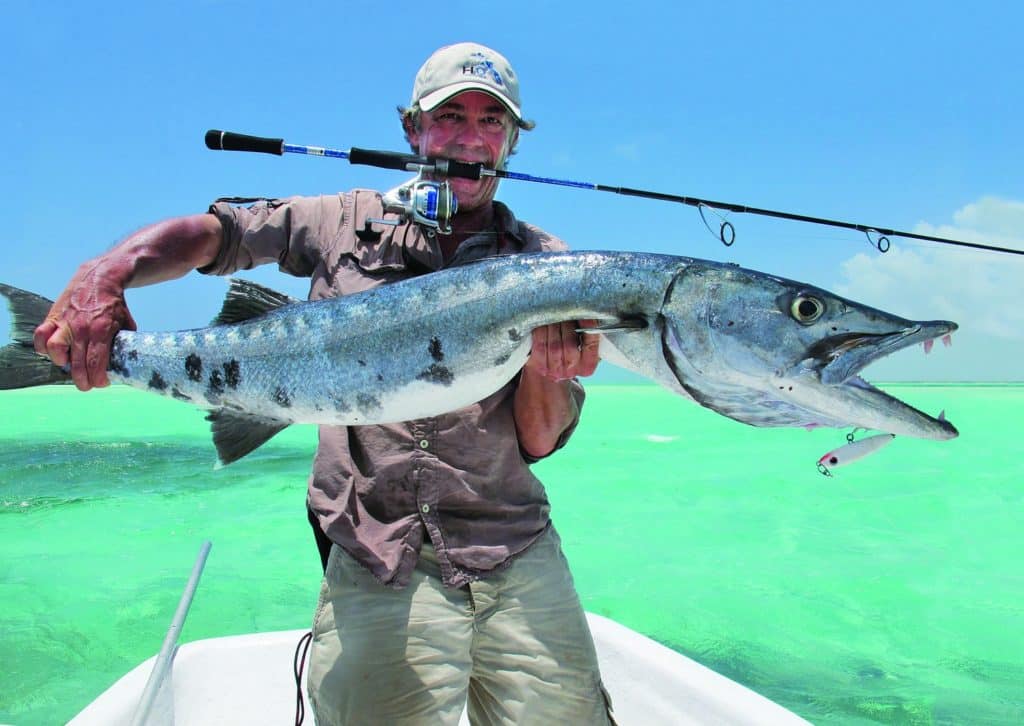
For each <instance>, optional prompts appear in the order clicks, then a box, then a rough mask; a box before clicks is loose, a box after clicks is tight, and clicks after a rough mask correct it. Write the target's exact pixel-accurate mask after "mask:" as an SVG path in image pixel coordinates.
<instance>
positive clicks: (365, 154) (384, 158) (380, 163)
mask: <svg viewBox="0 0 1024 726" xmlns="http://www.w3.org/2000/svg"><path fill="white" fill-rule="evenodd" d="M348 160H349V163H350V164H363V165H365V166H376V167H379V168H381V169H398V170H399V171H406V170H407V169H408V165H409V164H429V163H430V160H429V159H427V158H426V157H425V156H417V155H416V154H400V153H398V152H396V151H375V150H373V149H357V148H354V147H353V148H351V149H349V151H348Z"/></svg>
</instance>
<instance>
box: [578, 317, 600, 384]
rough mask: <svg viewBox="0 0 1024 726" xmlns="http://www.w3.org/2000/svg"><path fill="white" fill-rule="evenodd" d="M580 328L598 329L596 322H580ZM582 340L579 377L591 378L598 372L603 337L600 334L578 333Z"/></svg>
mask: <svg viewBox="0 0 1024 726" xmlns="http://www.w3.org/2000/svg"><path fill="white" fill-rule="evenodd" d="M577 327H579V328H596V327H597V321H596V320H580V321H579V325H578V326H577ZM577 335H578V336H579V339H580V361H579V364H578V365H577V370H576V375H577V376H591V375H593V374H594V371H595V370H597V364H598V362H599V361H600V360H601V357H600V353H599V350H600V347H601V335H600V334H599V333H577Z"/></svg>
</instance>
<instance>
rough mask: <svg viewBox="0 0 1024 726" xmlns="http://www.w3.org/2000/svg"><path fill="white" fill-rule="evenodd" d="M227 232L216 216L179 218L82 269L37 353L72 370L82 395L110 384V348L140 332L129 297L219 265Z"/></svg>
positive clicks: (41, 332)
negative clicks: (121, 335) (127, 333)
mask: <svg viewBox="0 0 1024 726" xmlns="http://www.w3.org/2000/svg"><path fill="white" fill-rule="evenodd" d="M221 236H222V228H221V224H220V221H219V220H218V219H217V218H216V217H215V216H214V215H212V214H196V215H192V216H188V217H177V218H175V219H169V220H167V221H165V222H158V223H157V224H154V225H151V226H149V227H145V228H143V229H141V230H139V231H138V232H136V233H134V234H132V235H131V236H129V237H128V238H127V239H125V240H124V241H123V242H121V243H120V244H118V245H117V246H116V247H114V248H113V249H111V250H110V251H109V252H106V253H104V254H102V255H100V256H99V257H96V258H94V259H92V260H89V261H88V262H85V263H83V264H82V265H81V267H79V268H78V271H77V272H76V273H75V275H74V277H72V278H71V281H70V282H69V283H68V285H67V287H66V288H65V289H64V292H62V293H61V295H60V297H58V298H57V301H56V302H55V303H54V304H53V307H52V308H51V309H50V312H49V314H48V315H47V316H46V320H44V321H43V323H42V324H41V325H40V326H39V327H38V328H36V331H35V337H34V342H35V349H36V352H37V353H39V354H40V355H45V356H47V357H49V358H50V360H52V361H53V362H54V363H55V364H56V365H58V366H66V365H69V364H70V367H71V378H72V380H74V382H75V385H76V386H78V388H79V389H80V390H82V391H88V390H89V389H90V388H95V387H102V386H106V385H109V384H110V381H109V380H108V379H107V364H108V363H109V361H110V345H111V341H113V339H114V336H115V335H117V333H118V331H120V330H135V321H134V320H133V319H132V315H131V313H130V312H129V311H128V305H127V303H126V302H125V299H124V291H125V290H126V289H128V288H130V287H143V286H145V285H153V284H155V283H158V282H164V281H165V280H173V279H176V278H179V277H183V276H184V275H186V274H187V273H188V272H190V271H191V270H194V269H196V268H197V267H202V266H204V265H207V264H209V263H211V262H213V261H214V260H215V259H216V256H217V252H218V250H219V249H220V244H221Z"/></svg>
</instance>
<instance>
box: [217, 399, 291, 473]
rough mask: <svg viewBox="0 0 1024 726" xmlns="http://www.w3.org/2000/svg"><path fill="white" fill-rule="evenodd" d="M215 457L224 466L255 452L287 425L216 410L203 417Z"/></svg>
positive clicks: (272, 420)
mask: <svg viewBox="0 0 1024 726" xmlns="http://www.w3.org/2000/svg"><path fill="white" fill-rule="evenodd" d="M206 420H207V421H209V422H210V432H211V433H212V434H213V445H214V446H216V447H217V458H218V459H219V460H220V463H221V464H224V465H227V464H230V463H232V462H234V461H238V460H239V459H241V458H242V457H243V456H245V455H246V454H249V453H251V452H252V451H255V450H256V449H258V448H259V447H261V446H263V444H265V443H266V442H267V441H269V440H270V439H271V438H273V437H274V436H275V435H276V434H277V433H279V432H281V431H283V430H284V429H286V428H288V426H290V425H291V424H290V422H288V421H281V420H279V419H273V418H264V417H262V416H253V415H251V414H245V413H237V412H235V411H229V410H227V409H224V408H219V409H217V410H215V411H211V412H210V413H208V414H207V416H206Z"/></svg>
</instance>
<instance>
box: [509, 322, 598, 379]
mask: <svg viewBox="0 0 1024 726" xmlns="http://www.w3.org/2000/svg"><path fill="white" fill-rule="evenodd" d="M596 324H597V322H596V321H594V320H586V321H579V322H578V323H577V322H576V321H570V322H564V323H556V324H552V325H545V326H543V327H541V328H536V329H535V330H534V331H533V347H532V348H531V350H530V358H529V360H528V361H527V366H528V367H529V368H531V369H532V370H533V371H534V372H536V373H539V374H540V375H542V376H544V377H546V378H550V379H552V380H555V381H565V380H569V379H571V378H575V377H577V376H589V375H591V374H593V372H594V370H595V369H596V368H597V363H598V361H599V356H598V345H599V344H600V339H599V336H597V335H588V334H579V333H577V332H576V329H577V328H578V327H588V328H590V327H594V326H595V325H596Z"/></svg>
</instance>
